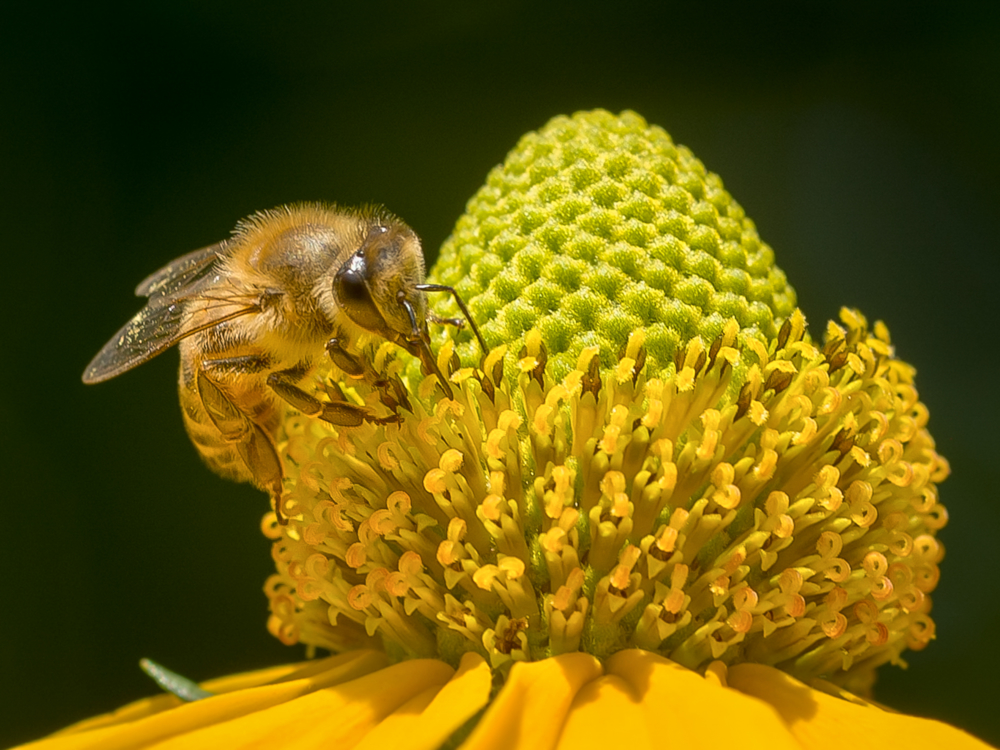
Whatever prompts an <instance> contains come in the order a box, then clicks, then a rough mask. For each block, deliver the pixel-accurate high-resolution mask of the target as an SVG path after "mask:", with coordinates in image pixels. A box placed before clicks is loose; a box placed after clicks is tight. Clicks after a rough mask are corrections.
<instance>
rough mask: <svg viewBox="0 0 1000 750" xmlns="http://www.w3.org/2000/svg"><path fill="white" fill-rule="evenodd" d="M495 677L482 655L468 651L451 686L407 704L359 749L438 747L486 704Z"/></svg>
mask: <svg viewBox="0 0 1000 750" xmlns="http://www.w3.org/2000/svg"><path fill="white" fill-rule="evenodd" d="M491 680H492V675H491V674H490V667H489V665H488V664H487V663H486V661H485V660H484V659H483V658H482V657H481V656H479V655H478V654H473V653H468V654H466V655H465V656H463V657H462V662H461V664H459V667H458V671H457V672H455V676H454V677H452V678H451V680H450V681H449V682H448V684H447V685H445V686H444V687H443V688H441V689H440V690H428V691H426V692H425V693H422V694H421V695H419V696H417V697H415V698H413V699H412V700H411V701H408V702H407V703H405V704H404V705H403V706H401V707H400V708H399V709H397V710H396V711H395V713H393V714H392V715H391V716H388V717H386V719H385V721H383V722H382V723H381V724H379V725H378V726H377V727H375V729H373V730H372V731H371V732H370V733H369V734H368V735H367V736H366V737H365V738H364V739H363V740H361V742H360V743H358V745H356V746H355V750H382V749H383V748H389V747H391V748H394V750H435V748H438V747H440V746H441V744H442V743H443V742H444V741H445V740H446V739H448V737H450V736H451V735H452V733H453V732H455V731H456V730H457V729H458V728H459V727H461V726H462V725H463V724H464V723H465V722H466V721H468V720H469V719H471V718H472V717H473V716H475V714H476V712H477V711H479V709H481V708H482V707H483V706H485V705H486V702H487V701H488V700H489V698H490V683H491Z"/></svg>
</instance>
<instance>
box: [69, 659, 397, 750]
mask: <svg viewBox="0 0 1000 750" xmlns="http://www.w3.org/2000/svg"><path fill="white" fill-rule="evenodd" d="M364 653H368V652H367V651H364V652H362V651H354V652H351V653H350V654H341V655H338V656H331V657H328V658H326V659H315V660H313V661H307V662H301V663H296V664H281V665H279V666H276V667H267V668H265V669H257V670H254V671H252V672H241V673H240V674H234V675H226V676H225V677H217V678H215V679H212V680H207V681H205V682H202V683H201V687H202V688H204V689H205V690H207V691H208V692H210V693H215V694H216V695H219V694H221V693H231V692H234V691H236V690H245V689H247V688H252V687H257V686H259V685H267V684H270V683H273V682H278V681H281V682H287V681H288V680H290V679H298V678H300V677H307V676H309V674H316V673H318V672H323V671H326V670H328V669H333V668H335V667H336V666H337V665H338V664H341V663H344V662H348V661H350V662H353V661H355V660H356V659H358V658H359V657H361V656H362V655H363V654H364ZM379 666H383V665H379ZM375 668H378V667H375ZM307 669H308V670H310V672H309V674H306V673H305V670H307ZM289 675H294V676H293V677H290V676H289ZM183 705H184V701H182V700H181V699H180V698H177V697H176V696H173V695H171V694H170V693H160V694H159V695H154V696H153V697H152V698H143V699H142V700H138V701H134V702H132V703H129V704H127V705H125V706H122V707H121V708H118V709H115V710H114V711H112V712H111V713H107V714H101V715H100V716H92V717H90V718H89V719H84V720H83V721H80V722H77V723H76V724H72V725H71V726H68V727H66V728H64V729H60V730H59V731H58V732H56V733H55V734H54V735H53V736H54V737H61V736H64V735H69V734H76V733H79V732H89V731H91V730H94V729H100V728H101V727H108V726H113V725H115V724H124V723H127V722H130V721H136V720H138V719H142V718H145V717H146V716H152V715H153V714H157V713H159V712H161V711H167V710H169V709H172V708H177V707H178V706H183Z"/></svg>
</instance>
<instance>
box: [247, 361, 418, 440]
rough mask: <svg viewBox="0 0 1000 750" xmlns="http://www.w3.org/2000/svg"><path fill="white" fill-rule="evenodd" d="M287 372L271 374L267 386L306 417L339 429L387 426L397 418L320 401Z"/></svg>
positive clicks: (348, 405) (333, 402)
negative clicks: (369, 425)
mask: <svg viewBox="0 0 1000 750" xmlns="http://www.w3.org/2000/svg"><path fill="white" fill-rule="evenodd" d="M296 379H297V378H293V377H292V376H291V375H290V373H289V372H272V373H271V374H270V375H268V376H267V384H268V386H269V387H270V388H271V390H273V391H274V392H275V393H277V394H278V395H279V396H281V398H283V399H284V400H285V401H287V402H288V403H289V404H291V405H292V406H293V407H295V408H296V409H298V410H299V411H300V412H302V413H303V414H305V415H306V416H307V417H315V418H316V419H322V420H323V421H324V422H329V423H330V424H335V425H337V426H339V427H357V426H358V425H360V424H361V423H362V422H374V423H376V424H387V423H388V422H395V421H397V420H398V418H397V417H395V416H391V417H376V416H375V413H374V412H373V411H372V410H371V409H369V408H368V407H367V406H359V405H357V404H351V403H348V402H347V401H320V400H319V399H318V398H316V397H315V396H311V395H310V394H308V393H306V392H305V391H304V390H302V389H301V388H299V387H298V386H297V385H296V384H295V380H296Z"/></svg>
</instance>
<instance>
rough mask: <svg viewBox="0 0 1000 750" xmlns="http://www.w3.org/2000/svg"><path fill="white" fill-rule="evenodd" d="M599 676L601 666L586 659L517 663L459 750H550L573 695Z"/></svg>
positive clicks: (572, 656) (565, 656) (575, 655)
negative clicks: (515, 749)
mask: <svg viewBox="0 0 1000 750" xmlns="http://www.w3.org/2000/svg"><path fill="white" fill-rule="evenodd" d="M600 676H601V663H600V662H599V661H597V659H595V658H594V657H593V656H591V655H590V654H584V653H572V654H563V655H561V656H553V657H552V658H549V659H544V660H542V661H536V662H518V663H517V664H515V665H514V666H513V667H512V668H511V670H510V676H509V677H508V678H507V684H506V685H504V687H503V689H502V690H501V691H500V693H499V695H497V697H496V700H495V701H493V704H492V705H491V706H490V707H489V709H487V711H486V713H485V714H484V715H483V718H482V720H481V721H480V722H479V724H477V725H476V728H475V729H474V730H473V731H472V734H471V735H469V739H468V740H466V741H465V742H464V743H463V744H462V750H493V748H496V750H508V748H517V750H535V749H536V748H537V749H538V750H549V749H550V748H554V747H555V745H556V741H557V740H558V739H559V733H560V731H561V730H562V726H563V723H564V722H565V720H566V714H567V713H569V710H570V706H571V705H572V703H573V699H574V697H575V696H576V694H577V692H578V691H579V690H580V688H581V687H583V686H584V685H585V684H587V683H588V682H590V681H591V680H595V679H597V678H598V677H600Z"/></svg>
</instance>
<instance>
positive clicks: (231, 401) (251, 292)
mask: <svg viewBox="0 0 1000 750" xmlns="http://www.w3.org/2000/svg"><path fill="white" fill-rule="evenodd" d="M426 292H449V293H451V295H452V296H453V297H454V298H455V301H456V302H457V303H458V306H459V308H460V309H461V311H462V313H463V315H464V316H465V320H467V321H468V322H469V325H470V327H471V328H472V331H473V333H474V334H475V336H476V338H477V339H478V341H479V344H480V346H481V347H482V348H483V350H484V351H485V348H486V347H485V344H484V343H483V338H482V335H480V333H479V329H478V328H477V327H476V324H475V322H474V321H473V320H472V317H471V316H470V315H469V311H468V308H466V306H465V303H464V302H463V301H462V299H461V298H460V297H459V295H458V293H457V292H456V291H455V290H454V289H453V288H452V287H448V286H443V285H440V284H427V283H424V257H423V253H422V251H421V248H420V239H419V237H417V235H416V233H415V232H414V231H413V230H412V229H410V227H408V226H407V225H406V224H404V223H403V222H402V221H401V220H399V219H398V218H396V217H395V216H392V215H391V214H389V213H388V212H386V211H384V210H382V209H379V208H365V209H359V210H353V209H342V208H339V207H334V206H323V205H319V204H305V205H294V206H286V207H283V208H279V209H275V210H273V211H267V212H261V213H258V214H255V215H254V216H251V217H249V218H248V219H245V220H243V221H241V222H240V223H239V224H238V225H237V226H236V229H235V230H234V232H233V236H232V237H231V238H230V239H227V240H224V241H222V242H219V243H217V244H215V245H211V246H209V247H205V248H202V249H200V250H195V251H194V252H191V253H188V254H187V255H183V256H181V257H180V258H177V259H176V260H174V261H172V262H171V263H168V264H167V265H166V266H164V267H163V268H161V269H160V270H159V271H157V272H156V273H154V274H152V275H151V276H149V277H148V278H147V279H145V280H144V281H143V282H142V283H140V284H139V286H138V287H137V288H136V290H135V293H136V295H137V296H142V297H147V298H148V302H147V303H146V306H145V307H144V308H143V309H142V310H140V311H139V313H138V314H137V315H136V316H135V317H133V318H132V319H131V320H130V321H129V322H128V323H126V324H125V325H124V326H123V327H122V328H121V330H119V331H118V333H116V334H115V335H114V337H112V339H111V340H110V341H109V342H108V343H107V344H105V345H104V348H103V349H101V351H100V352H98V353H97V356H95V357H94V359H93V360H92V361H91V362H90V364H89V365H88V366H87V369H86V370H85V371H84V373H83V382H84V383H100V382H102V381H104V380H108V379H110V378H113V377H116V376H117V375H121V374H122V373H123V372H126V371H128V370H131V369H132V368H133V367H136V366H137V365H141V364H142V363H143V362H147V361H149V360H150V359H152V358H153V357H155V356H156V355H158V354H160V353H161V352H163V351H165V350H167V349H169V348H170V347H172V346H173V345H174V344H177V345H178V348H179V349H180V353H181V366H180V378H179V380H180V382H179V386H180V402H181V407H182V412H183V417H184V425H185V427H186V428H187V432H188V435H189V436H190V437H191V440H192V442H193V443H194V444H195V447H196V448H197V449H198V451H199V453H200V454H201V456H202V458H203V459H204V460H205V462H206V463H207V464H208V465H209V467H210V468H211V469H213V470H214V471H215V472H216V473H218V474H220V475H222V476H224V477H226V478H229V479H235V480H237V481H249V482H252V483H253V484H255V485H257V486H258V487H260V488H262V489H264V490H266V491H268V492H269V493H270V494H271V497H272V500H273V502H274V506H275V509H276V512H277V514H278V517H279V520H282V521H283V520H284V519H283V518H282V516H281V504H280V498H281V489H282V478H283V476H284V473H283V470H282V466H281V460H280V459H279V457H278V452H277V449H276V448H275V435H276V433H277V429H278V424H279V422H280V421H281V417H282V413H283V411H284V408H285V405H286V404H287V405H290V406H292V407H293V408H295V409H297V410H298V411H300V412H302V413H303V414H305V415H307V416H311V417H316V418H318V419H322V420H325V421H327V422H330V423H332V424H335V425H340V426H357V425H360V424H361V423H362V422H364V421H378V422H387V421H391V420H393V419H394V418H398V417H394V416H390V417H381V418H379V417H376V416H375V413H374V411H373V410H372V409H371V408H369V407H366V406H360V405H357V404H352V403H349V402H347V401H340V400H334V401H321V400H320V399H317V398H316V397H314V396H313V395H311V394H309V393H307V392H306V391H305V390H303V389H302V387H301V385H302V383H303V381H304V380H305V379H306V378H307V376H308V375H309V374H310V373H311V372H312V371H313V369H314V368H315V367H316V365H317V364H318V359H319V358H321V357H323V356H324V354H325V355H326V356H328V357H329V358H330V359H331V360H332V362H333V364H335V365H336V366H337V367H339V368H340V369H341V370H343V371H344V372H345V373H346V374H347V375H348V376H351V377H353V378H364V379H367V380H368V381H369V382H371V383H373V384H374V385H376V386H379V387H385V385H386V382H385V381H384V380H380V379H379V374H378V373H375V372H374V371H373V368H372V365H371V364H370V363H369V362H367V361H366V360H365V358H364V356H363V354H362V353H361V352H362V350H361V344H362V343H364V342H365V341H371V340H373V339H377V338H382V339H386V340H388V341H391V342H392V343H394V344H396V345H398V346H399V347H401V348H403V349H405V350H406V351H408V352H409V353H410V354H413V355H414V356H416V357H418V358H419V359H420V361H421V363H422V364H423V367H424V370H425V371H426V372H427V373H429V374H433V375H436V376H437V379H438V382H439V384H440V385H441V387H442V388H443V390H444V392H445V394H446V395H447V396H448V397H449V398H450V397H451V395H452V393H451V389H450V387H449V385H448V382H447V379H446V378H445V377H444V374H443V373H442V372H441V370H440V369H439V368H438V365H437V361H436V359H435V357H434V353H433V351H432V350H431V346H430V336H429V333H428V327H427V322H428V320H430V321H433V322H438V323H447V324H451V325H455V326H457V327H459V328H461V327H462V326H463V325H464V322H465V321H464V320H462V319H461V318H458V319H443V318H437V317H436V316H434V315H433V314H431V313H430V312H429V311H428V308H427V301H426V297H425V293H426ZM386 395H388V398H384V399H383V401H384V403H387V404H388V405H389V406H390V408H392V407H395V408H398V404H399V402H400V399H399V398H393V397H392V396H391V394H386ZM402 398H403V399H404V400H405V394H402Z"/></svg>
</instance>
